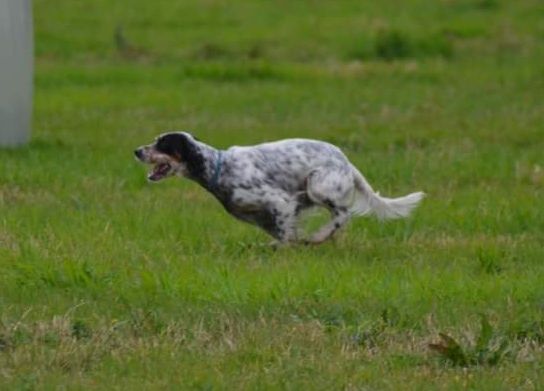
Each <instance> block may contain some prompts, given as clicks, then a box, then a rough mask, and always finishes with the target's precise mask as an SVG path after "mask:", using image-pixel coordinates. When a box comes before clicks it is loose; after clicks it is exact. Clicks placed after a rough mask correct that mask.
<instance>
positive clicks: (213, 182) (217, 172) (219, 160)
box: [210, 150, 223, 189]
mask: <svg viewBox="0 0 544 391" xmlns="http://www.w3.org/2000/svg"><path fill="white" fill-rule="evenodd" d="M222 166H223V152H222V151H219V150H218V151H217V159H216V160H215V172H214V173H213V177H212V179H211V181H210V188H212V189H213V188H215V187H216V186H217V181H218V180H219V177H220V176H221V167H222Z"/></svg>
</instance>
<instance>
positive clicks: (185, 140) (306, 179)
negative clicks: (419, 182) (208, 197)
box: [134, 132, 424, 244]
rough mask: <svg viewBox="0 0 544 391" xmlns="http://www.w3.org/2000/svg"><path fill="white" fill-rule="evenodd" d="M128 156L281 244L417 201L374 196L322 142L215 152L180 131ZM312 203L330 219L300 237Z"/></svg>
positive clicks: (404, 211) (324, 234)
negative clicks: (194, 188) (191, 185)
mask: <svg viewBox="0 0 544 391" xmlns="http://www.w3.org/2000/svg"><path fill="white" fill-rule="evenodd" d="M134 153H135V155H136V157H137V158H138V159H139V160H140V161H142V162H144V163H147V164H152V165H153V166H154V167H153V169H152V171H151V172H150V173H149V175H148V179H149V180H151V181H159V180H161V179H164V178H166V177H169V176H173V175H178V176H182V177H187V178H189V179H192V180H194V181H195V182H197V183H199V184H200V185H201V186H202V187H204V188H205V189H206V190H208V191H209V192H210V193H212V194H213V195H214V196H215V197H216V198H217V199H218V200H219V202H221V204H223V206H224V207H225V209H226V210H227V211H228V212H229V213H230V214H232V215H233V216H235V217H236V218H238V219H240V220H243V221H246V222H248V223H251V224H255V225H257V226H259V227H261V228H262V229H264V230H265V231H266V232H268V233H269V234H270V235H272V236H273V237H274V238H275V239H277V240H278V241H279V242H281V243H289V242H297V241H303V242H304V243H316V244H317V243H321V242H323V241H325V240H326V239H328V238H330V237H331V236H332V235H333V234H334V233H335V232H336V231H337V230H338V229H340V228H341V227H342V226H343V225H345V224H346V223H347V222H348V220H349V219H350V218H351V217H352V216H361V215H375V216H376V217H378V218H380V219H394V218H401V217H406V216H408V215H409V214H410V212H411V211H412V209H414V208H415V207H416V206H417V205H418V203H419V202H420V201H421V199H422V198H423V196H424V193H422V192H417V193H412V194H409V195H407V196H404V197H400V198H385V197H381V196H380V195H379V194H378V193H376V192H374V190H373V189H372V187H371V186H370V185H369V184H368V182H367V181H366V180H365V178H364V177H363V175H362V174H361V173H360V172H359V170H357V168H355V166H353V165H352V164H351V163H350V162H349V160H348V159H347V157H346V156H345V155H344V154H343V153H342V151H341V150H340V149H339V148H338V147H336V146H334V145H332V144H329V143H326V142H322V141H315V140H306V139H287V140H282V141H277V142H270V143H265V144H259V145H255V146H246V147H239V146H233V147H230V148H229V149H227V150H219V149H216V148H213V147H211V146H209V145H207V144H205V143H203V142H201V141H199V140H198V139H196V138H195V137H193V136H192V135H191V134H189V133H187V132H172V133H166V134H163V135H161V136H159V137H158V138H157V139H156V140H155V142H154V143H152V144H150V145H145V146H142V147H139V148H138V149H136V150H135V151H134ZM312 206H321V207H325V208H327V209H328V210H329V211H330V213H331V216H332V217H331V220H330V222H328V223H327V224H325V225H324V226H323V227H322V228H321V229H319V230H318V231H317V232H316V233H314V234H313V235H312V236H311V237H310V238H309V239H304V240H301V239H299V238H298V235H297V233H298V229H297V220H298V217H299V214H300V212H302V211H303V210H305V209H307V208H309V207H312Z"/></svg>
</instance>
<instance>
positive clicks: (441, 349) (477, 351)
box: [429, 315, 512, 367]
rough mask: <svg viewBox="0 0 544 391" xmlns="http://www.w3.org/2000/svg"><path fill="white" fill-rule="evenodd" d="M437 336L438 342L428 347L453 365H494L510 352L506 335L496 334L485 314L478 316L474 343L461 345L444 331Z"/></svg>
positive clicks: (509, 344) (509, 343)
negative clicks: (476, 334)
mask: <svg viewBox="0 0 544 391" xmlns="http://www.w3.org/2000/svg"><path fill="white" fill-rule="evenodd" d="M439 336H440V342H438V343H431V344H429V348H430V349H432V350H433V351H435V352H437V353H438V354H439V355H440V356H441V357H442V358H443V359H444V360H446V361H447V362H449V363H451V364H452V365H455V366H462V367H467V366H472V365H489V366H494V365H498V364H499V363H500V362H501V360H503V359H505V358H506V357H508V355H509V354H510V353H512V352H511V349H512V347H511V346H512V344H511V342H510V341H509V340H508V339H507V338H506V337H504V336H499V335H497V333H496V331H495V330H493V327H492V326H491V324H490V323H489V321H488V319H487V317H486V316H485V315H481V317H480V333H479V335H478V338H477V340H476V343H475V344H474V345H469V344H467V345H466V346H462V345H461V343H459V342H458V341H457V340H455V339H454V338H453V337H451V336H449V335H448V334H445V333H439Z"/></svg>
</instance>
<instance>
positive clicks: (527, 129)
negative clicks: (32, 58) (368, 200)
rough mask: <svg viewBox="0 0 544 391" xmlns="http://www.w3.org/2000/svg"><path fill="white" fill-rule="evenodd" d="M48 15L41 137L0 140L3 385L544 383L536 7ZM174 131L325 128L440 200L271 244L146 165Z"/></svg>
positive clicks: (64, 1)
mask: <svg viewBox="0 0 544 391" xmlns="http://www.w3.org/2000/svg"><path fill="white" fill-rule="evenodd" d="M34 7H35V24H36V97H35V116H34V132H33V139H32V142H31V143H30V144H29V145H28V146H25V147H22V148H20V149H17V150H0V308H1V313H0V388H2V389H57V388H66V389H182V388H187V389H324V390H325V389H326V390H331V389H369V390H375V389H390V390H399V389H475V390H498V389H504V390H511V389H526V390H533V389H538V387H539V385H541V384H543V383H544V375H543V371H542V366H543V364H544V250H543V249H544V208H543V205H544V203H543V201H542V200H543V195H544V191H543V189H544V171H543V170H544V168H543V167H544V157H543V156H544V155H543V153H542V151H543V150H544V105H543V102H544V72H543V70H542V63H543V60H544V50H543V47H544V46H543V45H542V42H543V40H544V29H543V27H542V23H541V20H542V17H543V16H544V7H543V5H542V4H541V2H539V1H536V0H523V1H516V2H508V1H502V0H494V1H490V0H482V1H478V0H448V1H429V0H427V1H423V0H413V1H410V2H406V1H402V2H401V1H393V0H388V1H381V2H370V1H334V2H332V1H331V2H325V1H320V2H315V1H291V2H286V1H277V2H270V1H257V0H255V1H241V0H236V1H229V2H226V1H178V2H174V1H166V0H160V1H154V2H145V1H132V2H130V4H128V3H126V2H124V3H119V2H117V3H116V2H110V1H106V0H96V1H93V2H83V1H73V0H57V1H55V2H52V1H46V0H37V1H35V2H34ZM116 31H118V32H117V37H116ZM165 129H188V130H192V131H193V132H194V133H195V134H196V135H197V136H198V137H199V138H201V139H202V140H204V141H207V142H209V143H211V144H213V145H215V146H218V147H227V146H229V145H232V144H252V143H257V142H261V141H265V140H273V139H279V138H284V137H295V136H296V137H311V138H318V139H323V140H328V141H331V142H334V143H335V144H337V145H339V146H341V147H342V148H343V149H344V150H345V151H346V153H347V154H348V155H349V157H350V159H351V160H352V161H353V162H354V163H355V164H356V165H357V166H358V167H359V168H360V169H361V170H362V172H363V173H364V174H365V175H366V176H367V178H368V179H369V181H370V183H371V184H372V185H373V186H374V187H375V188H377V189H378V190H380V191H381V193H382V194H386V195H391V196H395V195H402V194H405V193H408V192H411V191H416V190H424V191H426V192H427V193H428V198H427V199H426V200H425V201H424V202H423V204H422V205H421V207H420V208H419V209H418V210H417V211H416V213H415V214H414V216H413V217H412V218H410V219H409V220H406V221H396V222H388V223H385V224H382V223H379V222H377V221H374V220H372V219H357V220H355V221H353V222H352V223H351V224H350V226H349V227H348V228H347V229H346V230H345V231H344V232H342V233H341V235H339V237H338V238H336V240H335V241H332V242H329V243H326V244H324V245H322V246H319V247H315V248H306V247H288V248H282V249H279V250H277V251H273V250H272V249H270V248H268V247H262V246H256V244H262V243H266V242H268V238H267V237H266V236H265V235H264V234H263V233H261V232H260V231H258V230H257V229H256V228H253V227H251V226H248V225H243V224H242V223H239V222H237V221H235V220H234V219H233V218H231V217H229V216H228V215H227V214H226V212H224V211H223V210H222V208H221V206H220V205H219V204H218V203H217V202H215V201H214V200H213V199H212V197H211V196H209V195H208V194H207V193H206V192H205V191H203V190H202V189H199V188H198V187H197V185H196V184H193V183H189V182H187V181H180V180H170V181H165V182H162V183H160V184H157V185H151V184H149V183H147V182H146V180H145V168H144V167H142V166H140V165H138V164H137V163H136V162H135V161H134V160H133V158H132V150H133V149H134V147H136V146H138V145H141V144H144V143H147V142H149V141H150V140H151V139H152V138H153V137H154V136H155V135H156V134H157V133H160V132H162V131H164V130H165ZM440 333H442V334H444V335H446V337H440ZM448 337H450V339H448ZM448 341H449V342H448ZM452 341H453V342H452ZM430 344H434V348H432V347H431V346H430ZM437 345H439V346H438V347H437ZM496 352H499V353H500V354H495V353H496Z"/></svg>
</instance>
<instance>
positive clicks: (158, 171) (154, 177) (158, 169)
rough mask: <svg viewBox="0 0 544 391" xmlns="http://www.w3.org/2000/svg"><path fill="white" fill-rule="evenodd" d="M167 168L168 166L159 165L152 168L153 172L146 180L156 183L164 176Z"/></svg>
mask: <svg viewBox="0 0 544 391" xmlns="http://www.w3.org/2000/svg"><path fill="white" fill-rule="evenodd" d="M168 168H169V166H168V164H159V165H158V166H155V167H154V168H153V171H152V172H151V173H150V174H149V175H148V176H147V178H148V179H149V180H150V181H158V180H159V179H161V178H163V177H164V176H165V175H166V172H167V171H168Z"/></svg>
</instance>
